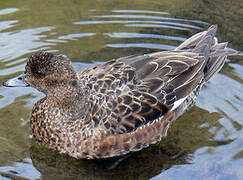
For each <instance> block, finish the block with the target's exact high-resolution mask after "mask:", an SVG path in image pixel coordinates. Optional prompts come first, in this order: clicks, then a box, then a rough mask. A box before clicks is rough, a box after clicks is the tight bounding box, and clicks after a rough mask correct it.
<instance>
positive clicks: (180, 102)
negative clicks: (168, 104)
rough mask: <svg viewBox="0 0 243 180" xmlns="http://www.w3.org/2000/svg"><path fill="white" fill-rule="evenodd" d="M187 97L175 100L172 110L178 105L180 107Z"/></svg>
mask: <svg viewBox="0 0 243 180" xmlns="http://www.w3.org/2000/svg"><path fill="white" fill-rule="evenodd" d="M186 98H187V97H184V98H181V99H179V100H177V101H175V102H174V105H173V107H172V109H171V111H173V110H175V109H176V108H177V107H179V106H180V105H181V104H182V103H183V102H184V100H185V99H186Z"/></svg>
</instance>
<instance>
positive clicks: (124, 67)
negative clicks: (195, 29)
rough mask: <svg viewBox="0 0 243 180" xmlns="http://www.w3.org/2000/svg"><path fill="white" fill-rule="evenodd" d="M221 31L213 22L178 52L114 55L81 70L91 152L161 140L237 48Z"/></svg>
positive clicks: (121, 150) (112, 152)
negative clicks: (229, 47) (221, 37)
mask: <svg viewBox="0 0 243 180" xmlns="http://www.w3.org/2000/svg"><path fill="white" fill-rule="evenodd" d="M216 30H217V27H216V26H211V27H210V28H209V29H208V30H207V31H204V32H201V33H198V34H196V35H194V36H193V37H191V38H190V39H188V40H187V41H185V42H184V43H182V44H181V45H180V46H179V47H178V48H176V49H175V51H164V52H158V53H153V54H148V55H142V56H128V57H123V58H119V59H114V60H111V61H108V62H106V63H104V64H102V65H95V66H93V67H90V68H88V69H86V70H85V71H83V72H81V73H80V77H81V81H82V83H83V86H85V92H86V95H87V97H86V101H87V102H86V103H87V106H86V112H87V115H86V116H87V118H86V119H85V120H84V121H83V122H82V130H81V132H83V137H84V141H89V142H90V143H93V145H92V147H95V148H93V150H91V151H90V155H89V157H91V158H104V157H112V156H117V155H122V154H125V153H127V152H130V151H136V150H140V149H141V148H143V147H146V146H148V145H149V144H151V143H154V142H157V141H158V140H160V139H161V137H162V136H164V135H165V134H166V132H167V129H168V127H169V125H170V124H171V122H172V121H173V120H174V119H176V118H177V117H178V116H179V115H181V114H182V113H183V112H184V111H185V110H186V109H187V108H188V107H190V106H191V105H192V104H193V103H195V98H196V96H197V95H198V91H199V90H200V88H201V86H202V84H204V83H205V82H206V81H208V80H209V78H210V77H212V76H213V75H214V74H215V73H216V72H218V71H219V70H220V69H221V67H222V66H223V64H224V62H225V58H226V56H227V55H230V54H232V53H234V52H233V51H228V50H226V45H227V44H225V43H221V44H218V43H217V39H216V38H214V36H215V33H216Z"/></svg>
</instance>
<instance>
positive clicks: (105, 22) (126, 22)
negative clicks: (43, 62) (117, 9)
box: [74, 20, 203, 30]
mask: <svg viewBox="0 0 243 180" xmlns="http://www.w3.org/2000/svg"><path fill="white" fill-rule="evenodd" d="M115 23H117V24H128V23H152V24H165V25H175V26H182V27H188V28H193V29H200V30H201V29H203V28H202V27H199V26H195V25H190V24H184V23H178V22H170V21H142V20H99V21H95V20H93V21H79V22H74V24H115Z"/></svg>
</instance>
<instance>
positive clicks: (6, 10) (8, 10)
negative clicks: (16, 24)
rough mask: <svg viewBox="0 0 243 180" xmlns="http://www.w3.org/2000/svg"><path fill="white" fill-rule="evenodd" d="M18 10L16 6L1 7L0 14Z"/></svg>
mask: <svg viewBox="0 0 243 180" xmlns="http://www.w3.org/2000/svg"><path fill="white" fill-rule="evenodd" d="M18 10H19V9H18V8H6V9H2V10H0V15H6V14H10V13H13V12H16V11H18Z"/></svg>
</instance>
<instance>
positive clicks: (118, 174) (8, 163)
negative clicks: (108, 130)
mask: <svg viewBox="0 0 243 180" xmlns="http://www.w3.org/2000/svg"><path fill="white" fill-rule="evenodd" d="M242 8H243V3H242V1H240V0H235V1H230V0H220V1H219V0H215V1H192V0H173V1H165V0H164V1H163V0H162V1H160V2H158V1H142V0H134V1H126V0H123V1H121V0H109V1H98V0H97V1H94V0H91V1H77V0H73V1H65V0H53V1H48V0H42V1H34V0H26V1H16V0H13V1H3V0H0V84H2V82H3V81H5V80H7V79H9V78H11V77H14V76H16V75H18V74H20V73H21V72H23V70H24V66H25V63H26V59H27V58H28V57H29V56H30V55H31V54H32V53H35V52H38V51H41V50H48V51H52V52H56V53H62V54H66V55H67V56H68V57H69V58H70V59H71V60H72V61H73V62H74V64H75V67H76V68H77V69H78V70H79V71H81V70H82V69H84V68H85V67H88V66H90V65H92V64H94V63H102V62H104V61H106V60H109V59H112V58H117V57H122V56H127V55H132V54H138V55H139V54H144V53H151V52H156V51H160V50H171V49H174V48H175V47H176V46H178V45H179V44H180V43H181V42H183V41H184V40H185V39H187V38H188V37H190V36H191V35H192V34H195V33H196V32H199V31H201V30H203V29H206V28H207V27H208V26H209V25H210V24H218V25H219V32H218V37H219V40H220V41H229V42H230V43H229V46H230V48H233V49H236V50H238V51H240V52H241V55H240V56H235V57H231V58H229V60H228V61H227V63H226V65H225V66H224V67H223V69H222V71H221V72H220V73H219V74H217V75H216V76H215V77H214V78H213V79H212V80H211V81H210V83H208V84H207V86H206V87H205V88H203V89H202V91H201V93H200V96H199V98H198V103H197V104H196V106H194V107H193V108H192V109H191V110H189V111H188V112H187V113H185V114H184V115H183V116H182V117H181V118H179V119H178V120H177V121H176V122H175V123H174V124H173V126H172V128H171V129H170V130H169V132H168V136H167V137H166V138H164V139H163V140H162V141H161V142H160V143H157V144H155V145H152V146H150V147H149V148H147V149H144V150H142V151H140V152H136V153H133V154H132V155H131V156H130V157H129V158H127V159H126V160H124V161H123V162H121V163H120V164H119V165H118V166H117V167H116V168H114V169H112V170H107V169H105V168H104V167H103V166H104V164H102V163H101V162H96V161H87V160H75V159H73V158H69V157H67V156H63V155H59V154H57V153H55V152H52V151H49V150H47V149H45V148H43V147H41V146H40V145H39V144H37V143H36V142H35V141H34V140H33V139H32V137H31V135H30V130H29V117H30V112H31V108H32V106H33V104H34V103H35V102H36V101H37V100H38V99H40V98H41V97H43V94H41V93H40V92H38V91H36V90H35V89H32V88H5V87H2V86H0V179H3V180H5V179H7V180H8V179H150V178H152V179H182V177H183V178H184V179H243V130H242V125H243V118H242V114H243V111H242V108H243V63H242V62H243V61H242V60H243V58H242V55H243V53H242V50H243V46H242V43H243V40H242V37H243V34H242V33H243V32H242V23H243V22H242V20H240V19H241V17H242ZM178 153H180V154H181V155H180V156H179V157H178V158H175V156H176V155H177V154H178Z"/></svg>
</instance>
